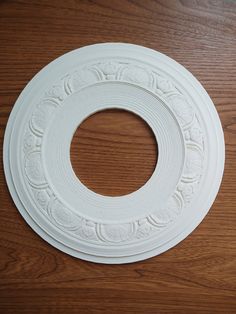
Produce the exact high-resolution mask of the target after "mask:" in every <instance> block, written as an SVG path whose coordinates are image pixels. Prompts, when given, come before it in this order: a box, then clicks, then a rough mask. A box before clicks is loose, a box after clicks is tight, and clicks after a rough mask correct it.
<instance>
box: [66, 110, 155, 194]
mask: <svg viewBox="0 0 236 314" xmlns="http://www.w3.org/2000/svg"><path fill="white" fill-rule="evenodd" d="M70 158H71V163H72V167H73V170H74V172H75V174H76V175H77V177H78V178H79V179H80V181H81V182H82V183H83V184H84V185H85V186H87V187H88V188H89V189H90V190H92V191H94V192H96V193H99V194H102V195H107V196H121V195H126V194H129V193H132V192H134V191H136V190H138V189H139V188H140V187H142V186H143V185H144V184H145V183H146V182H147V181H148V179H149V178H150V177H151V175H152V173H153V172H154V170H155V167H156V164H157V158H158V146H157V142H156V138H155V136H154V134H153V132H152V130H151V128H150V127H149V125H148V124H147V123H146V122H145V121H144V120H143V119H142V118H140V117H139V116H137V115H135V114H133V113H131V112H129V111H126V110H118V109H109V110H104V111H100V112H97V113H95V114H93V115H92V116H90V117H88V118H87V119H86V120H84V121H83V122H82V124H81V125H80V126H79V127H78V128H77V130H76V132H75V134H74V136H73V139H72V142H71V149H70Z"/></svg>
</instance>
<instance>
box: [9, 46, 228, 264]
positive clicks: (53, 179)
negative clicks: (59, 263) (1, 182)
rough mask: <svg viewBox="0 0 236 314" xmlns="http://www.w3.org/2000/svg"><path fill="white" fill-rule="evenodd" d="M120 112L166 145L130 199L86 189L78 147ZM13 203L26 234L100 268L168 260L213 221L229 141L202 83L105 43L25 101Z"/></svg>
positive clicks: (146, 55)
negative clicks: (96, 118)
mask: <svg viewBox="0 0 236 314" xmlns="http://www.w3.org/2000/svg"><path fill="white" fill-rule="evenodd" d="M108 108H120V109H125V110H129V111H131V112H134V113H135V114H137V115H139V116H140V117H142V118H143V119H144V120H145V121H146V122H147V123H148V124H149V126H150V127H151V128H152V130H153V132H154V134H155V136H156V138H157V142H158V148H159V156H158V164H157V167H156V169H155V171H154V173H153V175H152V176H151V178H150V179H149V181H148V182H147V183H146V184H145V185H144V186H143V187H142V188H140V189H139V190H137V191H135V192H133V193H131V194H129V195H125V196H120V197H108V196H102V195H99V194H96V193H95V192H93V191H91V190H89V189H88V188H86V187H85V186H84V185H83V184H82V183H81V182H80V181H79V179H78V178H77V177H76V175H75V173H74V172H73V169H72V166H71V162H70V144H71V140H72V137H73V134H74V132H75V130H76V129H77V127H78V126H79V124H80V123H81V122H82V121H83V120H84V119H86V118H87V117H88V116H89V115H91V114H93V113H95V112H97V111H100V110H104V109H108ZM4 168H5V174H6V179H7V183H8V187H9V190H10V192H11V195H12V198H13V200H14V202H15V204H16V206H17V208H18V210H19V211H20V213H21V214H22V216H23V217H24V218H25V220H26V221H27V222H28V224H29V225H30V226H31V227H32V228H33V229H34V230H35V231H36V232H37V233H38V234H39V235H40V236H41V237H42V238H43V239H45V240H46V241H47V242H49V243H50V244H52V245H53V246H55V247H57V248H58V249H60V250H62V251H64V252H66V253H68V254H70V255H73V256H76V257H79V258H82V259H85V260H89V261H94V262H101V263H114V264H116V263H117V264H118V263H129V262H135V261H139V260H143V259H146V258H148V257H151V256H154V255H157V254H160V253H162V252H164V251H166V250H167V249H169V248H171V247H173V246H174V245H176V244H177V243H179V242H180V241H181V240H183V239H184V238H185V237H186V236H187V235H188V234H189V233H191V232H192V231H193V230H194V229H195V228H196V227H197V225H198V224H199V223H200V222H201V220H202V219H203V218H204V216H205V215H206V214H207V212H208V210H209V208H210V206H211V205H212V203H213V201H214V199H215V197H216V194H217V192H218V189H219V185H220V182H221V178H222V174H223V169H224V138H223V132H222V128H221V124H220V120H219V117H218V115H217V112H216V110H215V107H214V105H213V103H212V101H211V99H210V98H209V96H208V95H207V93H206V91H205V90H204V88H203V87H202V86H201V85H200V83H199V82H198V81H197V80H196V79H195V78H194V77H193V76H192V75H191V74H190V73H189V72H188V71H187V70H186V69H185V68H184V67H182V66H181V65H179V64H178V63H176V62H175V61H174V60H172V59H170V58H168V57H167V56H165V55H163V54H161V53H158V52H156V51H154V50H151V49H148V48H144V47H141V46H136V45H130V44H120V43H107V44H97V45H92V46H87V47H84V48H80V49H77V50H74V51H72V52H70V53H67V54H65V55H64V56H62V57H60V58H58V59H56V60H55V61H53V62H52V63H50V64H49V65H48V66H46V67H45V68H44V69H43V70H42V71H40V72H39V73H38V74H37V75H36V76H35V77H34V78H33V79H32V80H31V81H30V83H29V84H28V85H27V86H26V88H25V89H24V90H23V92H22V93H21V95H20V97H19V98H18V100H17V102H16V104H15V106H14V109H13V110H12V113H11V116H10V119H9V121H8V124H7V129H6V134H5V139H4Z"/></svg>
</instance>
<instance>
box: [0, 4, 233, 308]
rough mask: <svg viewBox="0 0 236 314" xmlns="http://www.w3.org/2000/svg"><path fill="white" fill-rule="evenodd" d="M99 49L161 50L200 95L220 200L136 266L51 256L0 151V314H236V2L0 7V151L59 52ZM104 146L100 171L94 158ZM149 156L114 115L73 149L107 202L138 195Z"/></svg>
mask: <svg viewBox="0 0 236 314" xmlns="http://www.w3.org/2000/svg"><path fill="white" fill-rule="evenodd" d="M107 41H112V42H131V43H135V44H140V45H144V46H147V47H150V48H153V49H156V50H159V51H161V52H163V53H165V54H167V55H169V56H170V57H172V58H174V59H175V60H177V61H178V62H180V63H182V64H183V65H184V66H185V67H186V68H187V69H189V70H190V71H191V72H192V73H193V74H194V75H195V76H196V77H197V78H198V79H199V80H200V82H201V83H202V84H203V86H204V87H205V88H206V90H207V91H208V93H209V95H210V96H211V98H212V99H213V102H214V103H215V105H216V108H217V110H218V113H219V115H220V118H221V121H222V125H223V128H224V134H225V142H226V164H225V174H224V179H223V183H222V186H221V189H220V192H219V194H218V197H217V199H216V201H215V203H214V205H213V206H212V209H211V210H210V212H209V214H208V215H207V217H206V218H205V219H204V221H203V222H202V224H201V225H200V226H199V227H198V228H197V229H196V230H195V231H194V232H193V233H192V234H191V235H190V236H189V237H188V238H187V239H186V240H184V241H183V242H181V243H180V244H179V245H177V246H176V247H175V248H173V249H171V250H169V251H168V252H166V253H164V254H162V255H160V256H157V257H154V258H151V259H149V260H146V261H143V262H139V263H135V264H128V265H113V266H112V265H99V264H93V263H89V262H84V261H81V260H77V259H75V258H73V257H70V256H67V255H66V254H64V253H62V252H60V251H58V250H56V249H55V248H53V247H51V246H50V245H48V244H47V243H46V242H45V241H43V240H42V239H41V238H40V237H39V236H37V235H36V234H35V233H34V232H33V231H32V230H31V229H30V227H29V226H28V225H27V224H26V223H25V222H24V220H23V219H22V217H21V216H20V214H19V213H18V211H17V209H16V207H15V206H14V204H13V202H12V200H11V197H10V195H9V192H8V189H7V186H6V182H5V178H4V174H3V166H2V152H1V154H0V156H1V157H0V158H1V162H0V313H3V314H5V313H14V314H15V313H63V314H64V313H107V314H112V313H145V314H149V313H171V314H175V313H184V314H185V313H186V314H189V313H191V314H192V313H205V314H209V313H230V314H231V313H236V1H232V0H231V1H230V0H225V1H222V0H218V1H213V0H211V1H210V0H209V1H205V0H179V1H175V0H173V1H172V0H170V1H166V0H162V1H154V0H147V1H142V0H140V1H134V0H133V1H132V0H130V1H122V0H120V1H119V0H117V1H113V0H108V1H102V0H97V1H92V0H91V1H89V0H88V1H76V0H64V1H62V0H54V1H49V0H41V1H35V0H16V1H14V0H12V1H11V0H9V1H7V0H5V1H4V0H1V1H0V139H1V143H0V149H1V150H2V141H3V136H4V129H5V126H6V123H7V119H8V116H9V113H10V111H11V109H12V106H13V104H14V102H15V101H16V99H17V97H18V96H19V94H20V92H21V90H22V89H23V88H24V86H25V85H26V83H27V82H28V81H29V80H30V79H31V78H32V77H33V75H34V74H35V73H37V72H38V71H39V70H40V69H41V68H42V67H43V66H45V65H46V64H47V63H49V62H50V61H52V60H53V59H54V58H56V57H58V56H60V55H62V54H64V53H65V52H68V51H70V50H72V49H75V48H78V47H81V46H84V45H88V44H93V43H97V42H107ZM104 121H105V122H106V126H107V127H106V128H105V129H104V127H103V126H104ZM111 121H112V122H113V123H111ZM121 121H123V124H122V123H121ZM130 125H136V126H137V127H136V128H135V129H137V130H138V131H137V133H135V132H134V133H132V132H131V133H130V127H129V126H130ZM88 132H89V134H90V136H89V137H88V136H87V134H88ZM121 132H123V133H122V134H125V135H126V136H125V137H124V136H121ZM124 138H125V139H126V140H127V142H132V143H133V145H126V143H125V142H124ZM112 141H113V142H116V145H115V146H114V145H113V146H112V145H110V146H109V147H108V150H109V152H110V153H107V154H106V163H103V161H101V160H100V156H101V154H102V149H103V151H104V146H105V144H106V143H111V142H112ZM101 143H102V144H101ZM143 145H146V146H145V147H146V149H147V151H146V152H145V153H143V154H142V146H143ZM112 147H114V150H112ZM120 148H122V149H120ZM94 151H95V152H96V153H95V154H94ZM79 152H80V153H81V154H80V155H79ZM156 153H157V147H156V143H155V140H154V138H153V136H152V133H151V131H150V130H149V128H148V127H147V126H146V125H145V124H144V123H143V122H142V121H141V120H140V119H139V118H137V117H134V116H133V115H130V114H129V113H124V112H114V111H110V112H104V113H101V114H100V115H97V116H94V117H91V118H90V120H88V121H85V122H84V124H83V125H82V126H81V128H80V129H79V130H78V131H77V133H76V135H75V138H74V140H73V142H72V146H71V156H72V164H73V166H74V168H75V171H76V172H77V173H78V175H79V176H80V177H81V179H82V180H83V182H84V183H85V184H87V185H88V186H89V187H90V188H91V189H93V190H97V191H98V192H99V193H102V194H110V195H118V194H119V195H120V194H125V193H129V192H130V191H132V190H135V189H137V188H138V187H139V186H140V185H142V184H143V183H144V182H145V180H147V178H148V177H149V176H150V174H151V173H152V170H153V167H154V166H155V163H156ZM112 154H113V155H114V156H115V157H114V158H112V157H111V155H112ZM78 155H79V157H78ZM94 156H95V157H94ZM96 156H97V157H96ZM127 156H128V157H127ZM96 158H97V159H96ZM125 159H126V160H129V163H127V162H126V161H125ZM96 163H97V164H99V163H100V164H99V166H98V167H97V168H96V167H94V165H95V164H96ZM106 167H108V168H106ZM131 167H132V169H131ZM92 169H95V170H94V171H95V172H93V173H92V174H91V172H92ZM107 169H108V170H107ZM112 171H113V172H112ZM105 172H106V173H105ZM114 173H115V174H119V176H118V177H117V178H116V179H112V178H115V175H114ZM127 178H128V179H127ZM108 182H109V184H108Z"/></svg>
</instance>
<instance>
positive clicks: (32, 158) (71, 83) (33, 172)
mask: <svg viewBox="0 0 236 314" xmlns="http://www.w3.org/2000/svg"><path fill="white" fill-rule="evenodd" d="M106 80H118V81H126V82H131V83H135V84H137V85H140V86H142V87H145V88H148V89H149V90H152V91H153V92H154V93H156V94H159V95H162V96H163V97H164V98H166V99H167V102H168V104H169V105H170V107H171V109H172V110H173V111H174V113H175V115H176V117H177V119H178V121H179V124H180V126H181V128H182V131H183V134H184V138H185V141H186V162H185V166H184V171H183V176H182V178H181V180H180V182H179V184H178V186H177V188H176V191H175V192H174V194H173V195H172V196H171V198H170V199H169V201H168V204H167V205H166V208H163V209H162V210H159V211H157V212H154V213H153V214H151V215H149V216H148V217H144V218H143V219H139V220H137V221H132V222H130V223H123V224H101V223H98V222H96V221H91V220H87V219H85V218H84V217H80V216H79V215H77V214H75V213H74V212H72V211H71V210H69V209H68V208H67V207H66V206H65V205H64V204H62V202H61V201H59V200H58V199H57V197H56V195H55V194H54V192H53V191H52V190H51V188H50V187H49V185H48V183H47V182H46V179H45V176H44V172H43V167H42V161H41V151H40V149H41V140H42V138H43V134H44V131H45V130H46V128H47V127H48V125H49V123H50V119H51V117H52V115H53V114H54V112H55V110H56V108H57V107H58V106H61V105H63V100H64V99H65V98H66V97H68V96H69V95H71V94H73V93H74V92H77V91H79V90H80V89H81V88H83V87H84V86H88V85H92V84H94V83H97V82H103V81H106ZM23 152H24V155H25V166H24V169H25V175H26V177H27V178H28V182H29V185H30V188H31V190H32V193H33V196H34V200H35V202H36V204H37V206H38V208H39V210H41V211H42V212H43V213H44V214H45V215H47V217H48V218H49V219H50V220H51V222H52V223H53V224H54V225H56V226H57V227H58V228H59V229H62V230H63V231H66V232H68V233H69V234H71V235H73V236H74V237H76V238H79V239H83V240H85V241H86V240H89V241H95V242H101V243H113V244H114V245H115V244H119V243H124V242H127V241H134V240H137V239H144V238H147V237H150V236H151V235H152V234H153V233H154V232H158V231H159V230H161V229H163V228H165V227H166V226H168V225H169V224H170V223H171V222H173V221H174V220H175V218H176V217H177V216H178V215H180V214H181V211H182V210H183V208H184V206H185V205H186V204H188V203H189V202H190V201H191V199H192V198H193V197H194V194H195V192H196V190H197V187H198V183H199V182H200V179H201V173H202V167H203V158H204V136H203V131H202V129H201V127H200V124H199V122H198V120H197V117H196V114H195V113H194V110H193V108H192V106H191V105H190V104H189V103H188V101H187V100H186V98H185V96H184V95H183V94H181V93H180V92H179V91H178V89H177V88H176V87H175V86H174V84H173V83H172V82H171V81H170V80H168V79H167V78H165V77H164V76H163V75H160V74H159V73H157V72H154V71H152V70H151V69H149V68H147V67H142V66H138V65H135V64H133V63H132V62H129V63H122V62H119V61H114V60H110V61H108V62H100V63H96V64H94V65H91V66H89V67H88V66H87V67H85V68H83V69H80V70H76V71H74V72H73V73H69V74H67V75H66V76H65V77H63V78H62V79H61V83H60V84H57V85H55V86H53V87H52V88H51V89H50V90H49V91H48V92H47V93H46V94H45V97H44V99H43V100H42V101H41V102H40V103H39V104H38V105H37V106H36V109H35V111H34V112H33V114H32V116H31V119H30V121H29V125H28V126H27V127H26V131H25V136H24V144H23Z"/></svg>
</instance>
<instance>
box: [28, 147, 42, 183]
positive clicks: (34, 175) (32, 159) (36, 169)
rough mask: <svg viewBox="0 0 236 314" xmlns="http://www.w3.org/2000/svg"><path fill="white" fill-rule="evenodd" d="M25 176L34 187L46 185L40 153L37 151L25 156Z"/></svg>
mask: <svg viewBox="0 0 236 314" xmlns="http://www.w3.org/2000/svg"><path fill="white" fill-rule="evenodd" d="M25 174H26V176H27V178H28V180H29V182H30V183H31V184H32V185H33V186H35V187H40V186H42V185H45V184H47V182H46V179H45V176H44V172H43V166H42V160H41V153H40V152H39V151H35V152H32V153H30V154H29V155H27V157H26V159H25Z"/></svg>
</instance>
